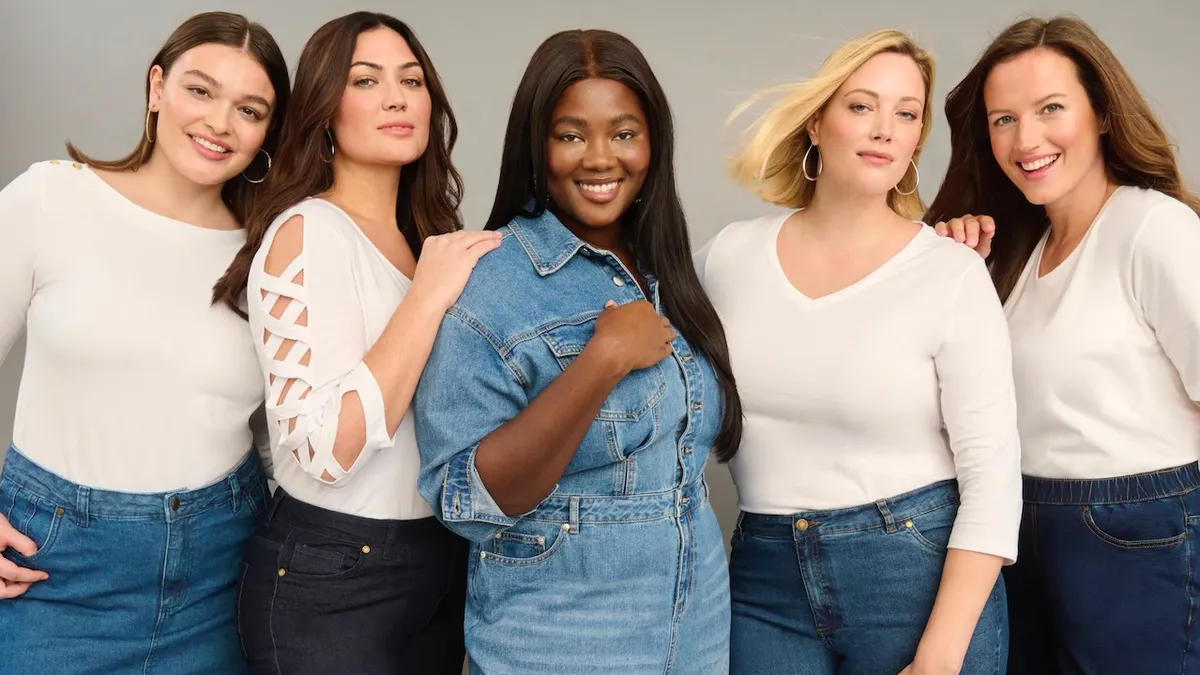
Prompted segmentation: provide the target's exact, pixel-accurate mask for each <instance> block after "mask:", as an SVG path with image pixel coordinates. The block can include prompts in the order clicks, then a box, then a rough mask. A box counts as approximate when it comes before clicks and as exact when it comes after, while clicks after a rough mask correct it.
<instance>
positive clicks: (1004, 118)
mask: <svg viewBox="0 0 1200 675" xmlns="http://www.w3.org/2000/svg"><path fill="white" fill-rule="evenodd" d="M1012 121H1013V118H1012V115H1001V116H1000V117H997V118H996V119H995V120H993V121H992V126H997V127H1002V126H1005V125H1006V124H1011V123H1012Z"/></svg>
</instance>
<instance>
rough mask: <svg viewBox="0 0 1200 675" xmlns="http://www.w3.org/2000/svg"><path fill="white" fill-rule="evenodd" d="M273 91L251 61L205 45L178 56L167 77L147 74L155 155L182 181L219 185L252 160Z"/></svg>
mask: <svg viewBox="0 0 1200 675" xmlns="http://www.w3.org/2000/svg"><path fill="white" fill-rule="evenodd" d="M274 104H275V88H274V87H273V86H272V85H271V80H270V78H269V77H268V76H267V71H266V70H264V69H263V67H262V66H261V65H259V63H258V62H257V61H255V60H254V58H253V57H252V56H250V55H249V54H247V53H246V52H245V51H243V50H241V49H237V48H234V47H229V46H226V45H219V44H206V45H200V46H198V47H194V48H192V49H189V50H188V51H186V52H184V53H183V54H182V55H181V56H180V57H179V59H178V60H176V61H175V63H174V64H172V65H171V70H170V72H169V73H166V74H165V77H164V73H163V70H162V68H161V67H159V66H154V67H153V68H151V69H150V109H151V110H153V111H156V112H157V113H158V120H157V123H156V124H155V126H154V128H153V129H151V132H152V133H153V134H154V146H155V151H156V152H159V153H161V154H162V156H163V157H164V158H165V159H166V160H167V162H168V163H169V164H170V165H171V166H172V167H173V168H174V170H175V171H177V172H178V173H179V174H180V175H182V176H184V177H185V178H187V179H189V180H191V181H193V182H195V183H197V184H200V185H220V184H223V183H224V182H225V181H227V180H229V179H230V178H233V177H234V176H237V175H238V174H239V173H241V172H242V170H244V169H245V168H246V167H247V166H248V165H249V164H250V162H252V161H253V160H254V158H255V156H256V155H257V154H258V150H259V148H261V147H262V144H263V140H264V139H265V138H266V136H267V131H268V129H269V128H270V124H271V112H272V108H273V106H274Z"/></svg>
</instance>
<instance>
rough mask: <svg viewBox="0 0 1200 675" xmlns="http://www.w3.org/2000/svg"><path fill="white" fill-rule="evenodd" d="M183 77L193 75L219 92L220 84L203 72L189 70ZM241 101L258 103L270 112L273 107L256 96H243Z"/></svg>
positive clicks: (265, 100)
mask: <svg viewBox="0 0 1200 675" xmlns="http://www.w3.org/2000/svg"><path fill="white" fill-rule="evenodd" d="M184 75H194V76H195V77H198V78H200V79H202V80H204V81H205V82H207V83H208V85H209V86H210V87H212V88H213V89H216V90H217V91H220V90H221V83H220V82H217V78H215V77H213V76H212V75H209V74H208V73H206V72H204V71H203V70H195V69H193V70H189V71H187V72H186V73H184ZM242 100H243V101H249V102H251V103H258V104H259V105H262V106H265V107H266V108H267V110H270V109H271V108H272V107H273V106H272V105H271V102H270V101H268V100H267V99H265V98H263V97H261V96H259V95H257V94H249V95H247V96H244V97H243V98H242Z"/></svg>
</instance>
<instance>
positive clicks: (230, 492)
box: [0, 449, 267, 675]
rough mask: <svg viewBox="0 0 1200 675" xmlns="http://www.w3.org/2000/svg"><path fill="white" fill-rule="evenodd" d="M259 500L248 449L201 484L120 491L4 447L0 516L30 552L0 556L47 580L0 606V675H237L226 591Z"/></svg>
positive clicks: (257, 474) (261, 481)
mask: <svg viewBox="0 0 1200 675" xmlns="http://www.w3.org/2000/svg"><path fill="white" fill-rule="evenodd" d="M266 497H267V485H266V478H265V476H264V475H263V471H262V468H261V467H260V465H259V459H258V455H257V454H256V453H253V452H252V453H251V454H250V456H249V457H248V458H247V459H246V460H245V462H243V463H242V464H241V466H239V467H238V468H237V469H236V470H235V471H233V473H231V474H229V475H228V476H227V477H226V478H224V479H223V480H221V481H219V482H217V483H214V484H212V485H209V486H207V487H203V488H199V489H196V490H188V491H180V492H168V493H158V494H129V493H123V492H110V491H106V490H94V489H91V488H88V487H86V486H82V485H76V484H75V483H71V482H69V481H67V480H65V479H63V478H60V477H58V476H56V475H54V474H52V473H50V472H48V471H46V470H44V469H42V468H40V467H38V466H37V465H35V464H34V463H33V462H31V461H30V460H29V459H27V458H26V457H24V456H23V455H21V454H20V453H19V452H18V451H16V450H15V449H13V450H10V451H9V453H8V457H7V459H6V460H5V465H4V472H3V474H0V512H2V513H4V515H5V516H6V517H7V518H8V520H9V522H10V523H11V524H12V526H13V527H15V528H16V529H17V530H19V531H20V532H21V533H22V534H25V535H26V536H28V537H29V538H31V539H33V541H34V542H35V543H36V544H37V545H38V552H37V553H36V554H35V555H33V556H32V557H30V558H25V557H23V556H21V555H19V554H17V553H15V552H14V551H12V550H11V549H10V550H8V551H5V552H4V555H5V556H6V557H7V558H9V559H10V560H12V561H13V562H15V563H17V564H18V565H21V566H23V567H29V568H32V569H39V570H44V571H46V572H48V573H49V575H50V578H49V579H46V580H45V581H39V582H37V583H35V584H33V585H32V586H31V587H30V588H29V590H28V591H27V592H26V593H25V594H24V595H22V596H19V597H17V598H14V599H12V600H2V601H0V673H13V674H14V675H15V674H16V673H21V675H62V674H63V673H71V675H91V674H94V675H124V674H126V673H129V674H131V675H132V674H134V673H137V674H139V675H148V674H154V673H163V674H166V673H170V674H171V675H190V674H195V675H201V674H203V675H213V674H216V673H220V675H237V674H238V673H243V672H245V661H244V660H243V658H242V654H241V651H240V650H239V648H238V640H237V633H236V631H235V629H234V588H235V585H236V583H237V575H238V569H239V566H240V565H241V560H242V545H243V543H244V542H245V541H246V539H247V537H249V536H250V533H251V531H252V529H253V526H254V517H255V514H257V513H258V512H259V511H260V510H262V509H263V507H264V505H265V503H266Z"/></svg>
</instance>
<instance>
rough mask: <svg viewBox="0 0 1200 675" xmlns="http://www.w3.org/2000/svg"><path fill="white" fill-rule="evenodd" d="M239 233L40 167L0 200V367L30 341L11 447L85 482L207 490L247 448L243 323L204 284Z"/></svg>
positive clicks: (63, 165) (63, 166)
mask: <svg viewBox="0 0 1200 675" xmlns="http://www.w3.org/2000/svg"><path fill="white" fill-rule="evenodd" d="M244 241H245V232H243V231H242V230H214V229H208V228H203V227H197V226H195V225H191V224H189V223H184V222H180V221H178V220H174V219H171V218H167V217H165V216H161V215H158V214H156V213H153V212H151V211H149V210H147V209H145V208H142V207H141V206H139V205H137V204H135V203H134V202H132V201H130V200H129V199H128V198H126V197H125V196H124V195H123V194H121V193H120V192H119V191H117V190H116V189H115V188H113V187H112V186H111V185H109V184H108V183H107V182H105V181H104V179H102V178H101V177H100V176H98V175H97V174H95V173H93V172H92V171H91V169H89V168H88V167H86V166H83V165H81V164H77V163H73V162H70V161H57V160H54V161H48V162H39V163H37V164H34V165H33V166H31V167H30V168H29V169H28V170H27V171H25V172H24V173H23V174H21V175H20V176H17V178H16V179H14V180H13V181H12V182H11V183H9V184H8V185H7V186H6V187H5V188H4V189H3V191H0V359H3V358H4V357H5V356H7V354H8V352H9V350H10V349H11V348H12V346H13V344H14V343H15V342H16V340H17V337H18V336H19V335H20V334H21V333H22V331H27V341H26V350H25V364H24V369H23V370H22V373H21V386H20V390H19V393H18V395H17V410H16V420H15V424H14V426H13V445H14V446H16V448H17V449H18V450H19V451H20V452H21V453H22V454H23V455H25V456H26V457H28V458H29V459H30V460H31V461H33V462H34V463H36V464H37V465H38V466H40V467H42V468H44V469H46V470H47V471H50V472H51V473H54V474H56V475H58V476H60V477H62V478H65V479H67V480H69V481H72V482H75V483H79V484H82V485H86V486H88V487H91V488H96V489H104V490H118V491H123V492H167V491H174V490H186V489H194V488H199V487H203V486H205V485H209V484H210V483H213V482H215V481H218V480H221V479H222V478H223V477H224V476H226V475H228V474H229V472H231V471H232V470H233V469H234V468H236V466H237V465H238V464H240V463H241V462H242V461H243V460H245V458H246V456H247V455H248V454H249V453H250V451H251V447H252V443H253V436H252V431H251V427H250V418H251V416H252V414H253V413H254V412H255V410H256V409H257V408H259V407H260V406H261V405H262V401H263V384H262V379H261V376H260V375H259V373H258V367H257V365H256V362H255V357H254V342H253V340H251V338H250V332H249V331H248V330H247V329H246V322H245V321H244V320H243V319H242V318H241V317H239V316H238V315H237V314H235V313H234V312H233V311H231V310H229V309H228V308H226V307H225V306H224V305H213V303H212V288H213V284H215V283H216V281H217V279H219V278H220V277H221V275H222V274H224V273H225V270H226V268H227V267H228V266H229V263H230V262H232V261H233V257H234V256H235V255H236V254H237V252H238V250H239V249H240V248H241V247H242V243H243V242H244Z"/></svg>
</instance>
